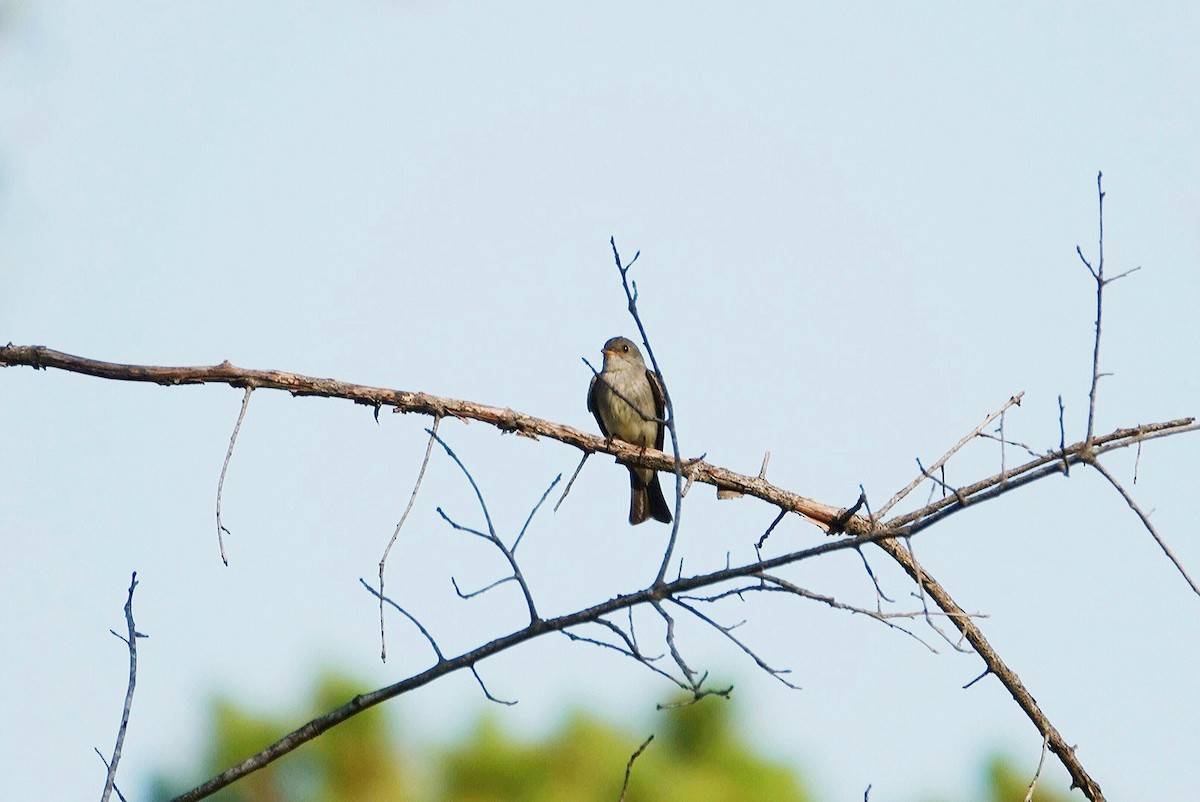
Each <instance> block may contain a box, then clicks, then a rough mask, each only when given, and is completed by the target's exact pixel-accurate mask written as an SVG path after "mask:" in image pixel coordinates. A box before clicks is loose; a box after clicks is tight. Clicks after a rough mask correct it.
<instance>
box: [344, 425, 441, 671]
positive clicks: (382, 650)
mask: <svg viewBox="0 0 1200 802" xmlns="http://www.w3.org/2000/svg"><path fill="white" fill-rule="evenodd" d="M441 422H442V418H441V416H437V417H435V418H434V419H433V428H432V429H431V430H430V434H429V441H428V442H427V443H426V444H425V458H424V459H423V460H421V469H420V470H419V471H417V481H416V482H414V483H413V489H412V493H411V494H410V495H409V497H408V504H407V505H406V506H405V507H404V512H403V513H402V514H401V515H400V520H399V522H397V524H396V528H395V530H393V532H392V538H391V540H389V541H388V544H387V548H385V549H384V550H383V556H382V557H380V558H379V593H378V594H376V595H377V596H379V659H380V661H382V662H384V663H386V662H387V638H386V636H385V635H384V631H383V595H384V589H383V569H384V566H385V565H386V564H387V558H388V555H389V554H391V552H392V546H394V545H396V538H398V537H399V536H400V527H402V526H404V522H405V521H407V520H408V514H409V513H410V512H412V508H413V503H414V502H415V501H416V500H417V491H418V490H420V489H421V480H422V479H424V478H425V469H426V468H427V467H429V455H430V454H432V453H433V438H434V435H435V434H436V433H437V430H438V424H440V423H441ZM360 581H361V580H360ZM401 612H403V611H401ZM405 615H407V613H405ZM434 648H435V649H436V648H437V647H436V646H435V647H434Z"/></svg>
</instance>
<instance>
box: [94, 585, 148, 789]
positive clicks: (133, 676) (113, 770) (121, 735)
mask: <svg viewBox="0 0 1200 802" xmlns="http://www.w3.org/2000/svg"><path fill="white" fill-rule="evenodd" d="M137 584H138V582H137V571H134V572H133V576H132V577H131V578H130V580H129V595H128V596H127V597H126V599H125V628H126V632H127V633H128V634H127V636H125V637H122V636H120V635H117V633H116V632H113V633H112V634H113V635H115V636H116V637H117V638H118V639H120V640H122V641H124V642H125V646H126V647H127V648H128V649H129V684H128V685H127V686H126V688H125V706H124V707H123V708H122V710H121V724H120V726H119V727H117V742H116V744H115V745H114V746H113V753H112V759H111V760H105V761H104V763H105V765H106V766H107V767H108V776H107V777H106V778H105V780H104V793H103V794H102V795H101V796H100V802H105V801H106V800H107V799H108V798H109V797H110V796H111V795H112V792H113V789H114V788H115V787H116V777H117V764H118V763H119V762H121V747H122V746H124V744H125V730H126V729H127V728H128V727H129V711H130V708H132V707H133V690H134V687H135V686H136V685H137V640H138V638H144V637H146V636H145V635H143V634H142V633H140V632H138V631H137V627H136V626H135V625H134V623H133V591H134V590H135V589H136V588H137ZM110 632H111V630H110ZM96 754H100V751H99V750H96ZM100 759H101V760H104V756H103V755H100ZM117 796H121V792H120V791H118V792H117ZM121 799H122V800H123V799H124V797H123V796H121Z"/></svg>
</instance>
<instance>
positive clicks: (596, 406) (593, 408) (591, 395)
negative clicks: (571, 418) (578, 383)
mask: <svg viewBox="0 0 1200 802" xmlns="http://www.w3.org/2000/svg"><path fill="white" fill-rule="evenodd" d="M599 389H600V376H599V374H597V375H595V376H592V382H591V384H589V385H588V397H587V407H588V412H590V413H592V416H593V417H594V418H595V419H596V423H597V424H598V425H599V426H600V434H602V435H604V436H605V437H611V435H610V434H609V433H608V430H607V429H605V428H604V421H602V420H601V419H600V403H599V399H597V398H596V393H597V391H599Z"/></svg>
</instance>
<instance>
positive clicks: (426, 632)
mask: <svg viewBox="0 0 1200 802" xmlns="http://www.w3.org/2000/svg"><path fill="white" fill-rule="evenodd" d="M358 581H359V584H361V585H362V586H363V587H364V588H366V589H367V592H368V593H370V594H371V595H372V596H374V597H375V598H377V599H379V603H380V604H383V603H384V602H387V603H388V604H390V605H391V606H392V607H393V608H394V609H395V610H396V611H397V612H398V613H400V614H401V615H402V616H404V617H405V618H407V619H408V620H409V621H411V622H412V624H413V626H415V627H416V628H417V629H418V630H420V631H421V634H422V635H424V636H425V640H427V641H429V645H430V647H432V648H433V653H434V654H435V655H437V659H438V662H439V663H444V662H446V655H444V654H442V650H441V649H440V648H438V645H437V641H435V640H434V639H433V635H430V634H429V630H427V629H426V628H425V625H424V624H422V623H421V622H420V621H418V620H417V617H416V616H414V615H413V614H412V613H410V612H409V611H408V610H405V609H404V608H403V607H401V606H400V605H399V604H397V603H396V602H395V601H394V600H392V599H390V598H388V597H386V596H384V595H383V594H382V593H380V592H379V591H378V590H376V589H375V588H373V587H371V586H370V585H368V584H367V580H365V579H363V578H362V577H361V576H360V577H359V578H358Z"/></svg>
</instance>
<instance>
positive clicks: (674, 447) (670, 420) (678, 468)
mask: <svg viewBox="0 0 1200 802" xmlns="http://www.w3.org/2000/svg"><path fill="white" fill-rule="evenodd" d="M608 244H609V245H610V246H611V247H612V253H613V260H614V261H615V262H616V263H617V272H618V273H619V274H620V276H621V286H622V288H624V290H625V299H626V300H627V301H628V308H629V314H630V316H631V317H632V318H633V322H634V323H635V324H636V325H637V329H638V333H639V334H640V335H641V338H642V345H644V346H645V348H646V357H647V358H648V359H649V360H650V367H651V369H652V370H653V371H654V373H655V374H656V375H657V376H658V383H659V386H660V387H661V388H662V392H663V401H664V405H665V407H666V411H667V417H666V420H665V424H666V427H667V433H668V434H669V435H671V453H672V455H673V456H674V465H673V466H672V467H673V468H674V469H675V515H674V516H673V518H672V521H671V534H670V535H669V536H668V538H667V546H666V548H665V549H664V550H663V558H662V562H661V563H660V564H659V566H658V574H656V575H655V579H654V584H656V585H661V584H662V583H663V581H664V580H665V578H666V576H667V566H668V565H670V564H671V557H672V555H673V554H674V553H675V541H676V540H677V539H678V537H679V525H680V516H681V515H682V513H683V460H682V458H681V457H680V451H679V431H678V429H677V428H676V423H675V404H674V402H672V401H671V391H670V389H669V388H668V387H667V379H666V377H665V376H664V375H663V372H662V370H661V369H659V366H658V358H657V357H655V355H654V349H653V348H652V347H651V346H650V337H649V335H648V334H646V327H645V326H644V325H643V324H642V318H641V315H639V314H638V310H637V284H636V283H632V284H631V282H630V280H629V270H630V268H632V267H633V264H634V262H636V261H637V259H638V257H639V256H641V255H642V252H641V251H638V252H637V253H636V254H634V256H633V259H632V260H631V261H630V262H629V264H627V265H623V264H621V254H620V253H619V252H618V251H617V240H616V238H615V237H609V239H608ZM631 406H633V405H631ZM635 408H636V407H635Z"/></svg>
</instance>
